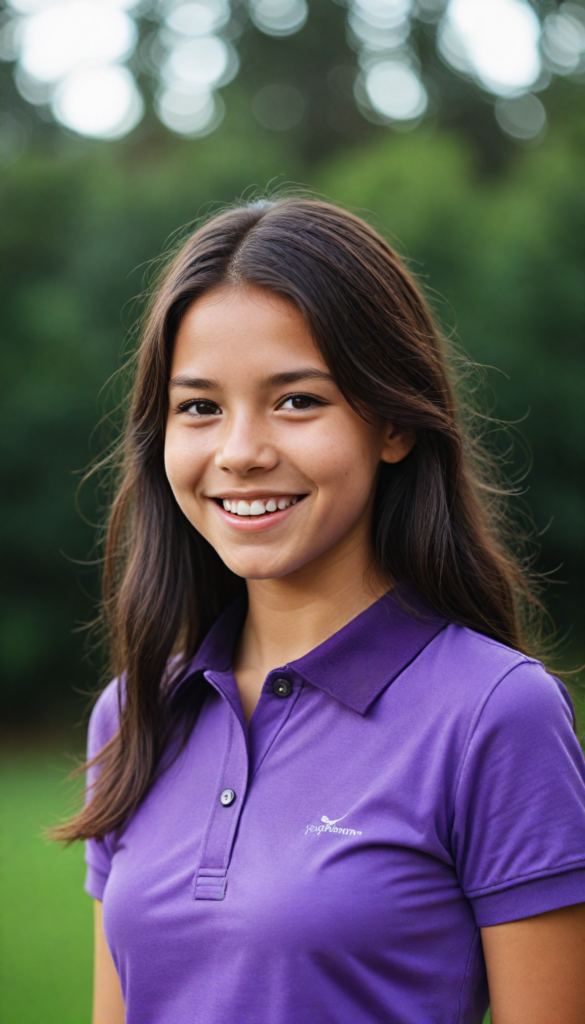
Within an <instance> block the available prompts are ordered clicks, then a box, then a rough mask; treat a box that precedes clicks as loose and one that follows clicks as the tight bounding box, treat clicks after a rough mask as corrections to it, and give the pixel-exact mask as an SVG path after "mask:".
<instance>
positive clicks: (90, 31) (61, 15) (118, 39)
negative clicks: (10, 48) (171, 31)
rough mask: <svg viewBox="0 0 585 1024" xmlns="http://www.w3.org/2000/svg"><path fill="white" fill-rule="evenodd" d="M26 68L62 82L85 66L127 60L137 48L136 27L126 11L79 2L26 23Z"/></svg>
mask: <svg viewBox="0 0 585 1024" xmlns="http://www.w3.org/2000/svg"><path fill="white" fill-rule="evenodd" d="M19 35H20V46H21V51H22V55H21V58H20V63H21V66H22V67H23V69H24V70H25V71H26V72H27V74H29V75H30V76H31V77H33V78H37V79H39V81H42V82H56V81H58V80H59V79H61V78H64V77H65V75H67V74H69V73H70V72H71V71H73V70H74V69H75V68H77V67H79V65H80V64H85V63H100V64H109V63H110V62H113V61H120V60H124V59H125V58H126V57H127V56H128V55H129V54H130V53H132V50H133V49H134V46H135V44H136V25H135V23H134V21H133V19H132V18H130V17H129V16H128V15H127V14H126V13H125V11H121V10H117V9H116V8H115V7H111V6H108V5H107V4H103V3H100V2H98V0H73V2H72V3H67V4H63V5H58V6H54V7H50V8H47V9H46V10H44V11H40V12H39V13H37V14H33V15H31V17H29V18H25V19H24V20H23V22H22V24H21V26H20V31H19Z"/></svg>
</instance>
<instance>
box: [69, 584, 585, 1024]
mask: <svg viewBox="0 0 585 1024" xmlns="http://www.w3.org/2000/svg"><path fill="white" fill-rule="evenodd" d="M244 614H245V606H244V603H243V602H239V603H237V604H236V605H233V606H232V607H231V608H230V609H228V611H227V612H226V613H224V615H223V616H222V617H221V618H220V619H219V620H218V622H217V623H216V625H215V626H214V627H213V629H212V630H211V632H210V634H209V635H208V637H207V639H206V640H205V642H204V643H203V645H202V647H201V649H200V650H199V653H198V654H197V656H196V658H195V659H194V661H193V662H192V664H191V666H190V668H189V672H188V673H187V677H186V678H185V679H184V681H183V682H182V683H181V684H180V685H183V686H191V687H193V688H194V690H195V688H203V690H204V693H205V696H204V703H203V707H202V710H201V712H200V714H199V717H198V719H197V722H196V724H195V727H194V729H193V732H192V734H191V736H190V739H189V742H188V744H187V746H186V748H185V749H184V751H183V752H182V754H181V755H180V756H179V758H178V759H177V760H176V761H175V762H174V763H173V764H172V766H171V767H170V768H168V769H167V770H166V771H165V772H164V773H163V774H162V775H161V777H160V778H159V779H158V781H157V782H156V783H155V784H154V785H153V787H152V789H151V790H150V792H149V793H148V795H147V796H146V798H145V800H144V801H143V803H142V804H141V806H140V807H139V809H138V810H137V811H136V812H135V814H134V815H133V817H132V818H131V819H130V820H129V821H128V822H127V824H126V825H125V826H124V827H123V828H122V829H120V830H119V831H117V832H116V833H115V834H111V835H109V836H107V837H106V839H105V840H104V841H103V842H95V841H91V842H89V843H88V846H87V862H88V877H87V891H88V892H89V893H90V895H92V896H94V897H96V898H98V899H103V910H104V924H105V932H106V937H107V941H108V944H109V947H110V950H111V952H112V955H113V958H114V961H115V964H116V967H117V970H118V973H119V975H120V980H121V984H122V991H123V994H124V1000H125V1003H126V1021H127V1024H139V1022H140V1024H374V1022H376V1024H382V1022H384V1024H387V1022H392V1024H431V1022H433V1024H455V1022H458V1024H471V1022H477V1024H479V1022H480V1021H481V1020H482V1018H483V1015H484V1013H485V1010H486V1008H487V1005H488V994H487V986H486V975H485V966H484V960H483V954H482V947H481V941H480V932H479V929H480V928H481V927H482V926H485V925H493V924H499V923H501V922H505V921H513V920H516V919H518V918H522V917H528V916H530V915H532V914H539V913H541V912H543V911H547V910H552V909H555V908H557V907H562V906H566V905H569V904H572V903H579V902H582V901H585V765H584V762H583V756H582V754H581V750H580V748H579V745H578V743H577V740H576V739H575V736H574V734H573V730H572V725H571V721H572V716H571V705H570V700H569V698H568V696H567V693H566V691H565V689H564V688H563V687H562V686H561V684H560V683H558V682H557V681H556V680H555V679H553V678H552V677H551V676H549V675H547V673H546V672H545V671H544V669H543V668H542V666H541V665H539V664H538V663H536V662H534V661H531V660H529V659H528V658H526V657H524V656H523V655H521V654H518V653H517V652H516V651H513V650H510V649H509V648H506V647H504V646H503V645H502V644H498V643H495V642H494V641H492V640H489V639H487V638H486V637H484V636H481V635H479V634H478V633H474V632H472V631H471V630H469V629H464V628H461V627H458V626H454V625H446V624H445V623H443V622H440V621H438V620H437V619H436V618H435V617H433V616H432V615H424V614H423V615H421V614H418V613H417V614H413V613H412V612H411V611H407V610H406V609H405V608H404V607H403V605H401V603H400V602H399V601H398V599H397V598H396V596H395V595H394V594H393V593H389V594H387V595H385V596H384V597H383V598H381V599H380V600H379V601H377V602H376V603H375V604H374V605H372V606H371V607H370V608H369V609H368V610H367V611H365V612H363V613H362V614H361V615H359V616H358V617H357V618H356V619H354V620H353V621H352V622H350V623H349V624H348V625H347V626H345V627H344V628H343V629H341V630H340V631H339V632H338V633H336V634H335V635H334V636H332V637H330V639H329V640H327V641H325V643H323V644H321V645H320V646H319V647H317V648H316V649H315V650H314V651H312V652H311V653H310V654H307V655H305V657H303V658H299V659H298V661H294V662H291V663H290V664H288V665H285V666H283V667H282V668H278V669H275V670H274V671H273V672H270V674H269V675H268V676H267V678H266V680H265V683H264V686H263V689H262V693H261V696H260V701H259V703H258V706H257V708H256V710H255V712H254V715H253V717H252V720H251V722H250V726H249V728H246V724H245V721H244V718H243V715H242V708H241V704H240V701H239V697H238V691H237V687H236V682H235V679H234V676H233V674H232V670H231V662H232V652H233V647H234V642H235V639H236V637H237V635H238V632H239V630H240V628H241V624H242V619H243V615H244ZM116 709H117V697H116V690H115V688H114V687H113V686H112V685H111V686H109V687H108V688H107V689H106V690H105V691H104V693H103V694H102V696H101V697H100V699H99V701H98V703H97V705H96V707H95V710H94V712H93V715H92V718H91V723H90V731H89V754H90V756H92V755H93V754H95V753H96V752H97V751H98V750H99V749H100V748H101V747H102V746H103V744H104V743H105V742H106V741H107V740H108V739H109V738H110V736H111V735H112V734H113V732H114V730H115V729H116V716H117V710H116Z"/></svg>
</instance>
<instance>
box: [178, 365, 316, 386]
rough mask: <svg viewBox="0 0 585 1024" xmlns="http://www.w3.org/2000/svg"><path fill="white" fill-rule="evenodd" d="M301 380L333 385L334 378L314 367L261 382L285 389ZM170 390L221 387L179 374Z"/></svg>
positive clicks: (282, 374)
mask: <svg viewBox="0 0 585 1024" xmlns="http://www.w3.org/2000/svg"><path fill="white" fill-rule="evenodd" d="M301 380H324V381H329V382H330V383H333V377H332V376H331V374H330V373H327V372H326V371H325V370H316V369H314V368H313V367H310V366H307V367H302V368H301V369H300V370H288V371H286V372H283V373H273V374H272V375H271V376H270V377H265V378H264V380H262V381H261V382H260V386H261V387H262V388H275V387H283V386H286V385H287V384H297V383H298V382H299V381H301ZM169 387H170V388H193V389H195V390H197V391H219V390H220V385H219V383H218V381H216V380H210V379H209V378H207V377H188V376H186V375H184V374H179V375H178V376H177V377H173V378H172V380H171V381H169Z"/></svg>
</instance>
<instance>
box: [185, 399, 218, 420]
mask: <svg viewBox="0 0 585 1024" xmlns="http://www.w3.org/2000/svg"><path fill="white" fill-rule="evenodd" d="M179 412H186V413H189V415H190V416H220V415H221V409H220V408H219V405H216V404H215V402H210V401H209V400H208V399H207V398H196V399H194V400H193V399H191V401H190V402H183V403H182V404H181V405H180V406H179Z"/></svg>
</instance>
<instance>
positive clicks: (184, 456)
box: [164, 428, 206, 498]
mask: <svg viewBox="0 0 585 1024" xmlns="http://www.w3.org/2000/svg"><path fill="white" fill-rule="evenodd" d="M164 460H165V471H166V474H167V478H168V481H169V483H170V485H171V487H172V489H173V492H174V493H175V495H176V496H177V498H179V497H180V496H181V495H182V494H184V493H185V491H192V490H193V487H194V486H196V484H197V482H198V481H199V479H200V477H201V474H202V472H203V468H204V466H205V462H206V456H205V452H204V451H203V450H202V447H201V444H197V443H195V438H193V437H192V436H189V431H175V430H173V429H172V428H169V429H167V433H166V437H165V450H164Z"/></svg>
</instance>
